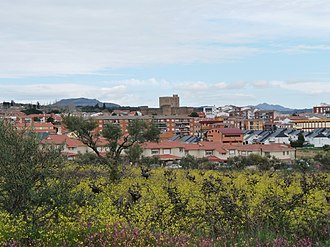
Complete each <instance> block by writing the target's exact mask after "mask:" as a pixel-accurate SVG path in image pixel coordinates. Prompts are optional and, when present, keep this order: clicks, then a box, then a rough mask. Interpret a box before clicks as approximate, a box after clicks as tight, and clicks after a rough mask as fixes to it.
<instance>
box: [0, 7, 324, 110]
mask: <svg viewBox="0 0 330 247" xmlns="http://www.w3.org/2000/svg"><path fill="white" fill-rule="evenodd" d="M329 23H330V1H329V0H290V1H288V0H230V1H229V0H166V1H163V0H120V1H118V0H93V1H90V0H29V1H26V0H1V1H0V101H10V100H14V101H15V102H24V103H36V102H37V101H38V102H40V103H42V104H49V103H54V102H55V101H58V100H60V99H65V98H78V97H86V98H91V99H98V100H100V101H102V102H112V103H117V104H120V105H125V106H128V105H129V106H140V105H148V106H149V107H157V106H158V97H160V96H171V95H173V94H178V95H179V96H180V103H181V105H182V106H204V105H215V106H222V105H227V104H233V105H237V106H245V105H256V104H258V103H263V102H267V103H269V104H280V105H283V106H286V107H291V108H311V107H313V106H315V105H319V104H320V103H323V102H324V103H330V25H329Z"/></svg>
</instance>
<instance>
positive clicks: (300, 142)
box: [290, 133, 305, 148]
mask: <svg viewBox="0 0 330 247" xmlns="http://www.w3.org/2000/svg"><path fill="white" fill-rule="evenodd" d="M304 143H305V137H304V136H303V134H301V133H300V134H299V135H298V140H296V141H290V145H291V147H294V148H298V147H303V146H304Z"/></svg>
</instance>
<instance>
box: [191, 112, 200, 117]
mask: <svg viewBox="0 0 330 247" xmlns="http://www.w3.org/2000/svg"><path fill="white" fill-rule="evenodd" d="M189 117H199V116H198V113H197V112H195V111H193V112H192V113H190V115H189Z"/></svg>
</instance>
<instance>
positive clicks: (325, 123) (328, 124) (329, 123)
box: [293, 118, 330, 132]
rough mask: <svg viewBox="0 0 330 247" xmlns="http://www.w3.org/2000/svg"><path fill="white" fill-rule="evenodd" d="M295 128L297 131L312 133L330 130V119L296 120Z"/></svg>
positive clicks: (294, 122)
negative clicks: (319, 130) (317, 130)
mask: <svg viewBox="0 0 330 247" xmlns="http://www.w3.org/2000/svg"><path fill="white" fill-rule="evenodd" d="M293 128H294V129H297V130H303V131H306V132H311V131H313V130H315V129H322V128H326V129H327V128H330V119H318V118H312V119H303V120H294V121H293Z"/></svg>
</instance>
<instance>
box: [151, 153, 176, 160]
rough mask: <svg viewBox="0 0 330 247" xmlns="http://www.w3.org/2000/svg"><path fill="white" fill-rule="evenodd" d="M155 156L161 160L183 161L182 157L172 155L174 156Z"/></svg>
mask: <svg viewBox="0 0 330 247" xmlns="http://www.w3.org/2000/svg"><path fill="white" fill-rule="evenodd" d="M155 156H157V157H159V159H161V160H179V159H181V157H179V156H176V155H172V154H158V155H155Z"/></svg>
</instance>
